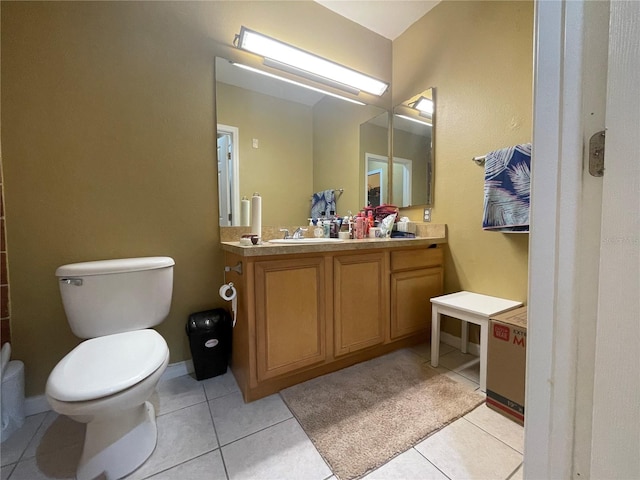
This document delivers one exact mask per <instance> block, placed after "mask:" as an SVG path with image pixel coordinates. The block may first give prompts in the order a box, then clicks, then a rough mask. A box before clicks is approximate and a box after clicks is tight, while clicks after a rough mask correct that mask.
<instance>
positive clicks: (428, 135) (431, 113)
mask: <svg viewBox="0 0 640 480" xmlns="http://www.w3.org/2000/svg"><path fill="white" fill-rule="evenodd" d="M435 112H436V89H435V88H429V89H427V90H425V91H423V92H421V93H419V94H418V95H415V96H413V97H411V98H410V99H408V100H407V101H405V102H402V104H400V105H398V106H396V107H395V108H394V109H393V161H392V169H393V170H392V175H391V177H392V181H393V184H392V187H391V192H392V195H393V196H392V199H391V203H392V204H394V205H397V206H398V207H409V206H418V205H425V206H432V205H433V187H434V166H435V158H434V152H435V125H436V123H435V121H436V114H435Z"/></svg>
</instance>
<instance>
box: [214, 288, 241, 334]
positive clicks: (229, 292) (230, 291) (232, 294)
mask: <svg viewBox="0 0 640 480" xmlns="http://www.w3.org/2000/svg"><path fill="white" fill-rule="evenodd" d="M218 293H219V294H220V296H221V297H222V298H223V299H224V300H226V301H227V302H228V301H231V312H232V313H233V326H234V327H235V326H236V318H237V317H236V315H237V311H238V292H237V291H236V287H234V286H233V282H229V283H225V284H224V285H222V286H221V287H220V290H219V291H218Z"/></svg>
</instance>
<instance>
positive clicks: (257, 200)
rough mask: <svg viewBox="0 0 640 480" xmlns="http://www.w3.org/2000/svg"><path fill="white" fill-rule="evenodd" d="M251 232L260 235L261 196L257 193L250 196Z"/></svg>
mask: <svg viewBox="0 0 640 480" xmlns="http://www.w3.org/2000/svg"><path fill="white" fill-rule="evenodd" d="M251 233H253V234H254V235H258V236H259V237H261V236H262V197H261V196H260V194H259V193H254V194H253V196H252V197H251Z"/></svg>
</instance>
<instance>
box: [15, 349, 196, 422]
mask: <svg viewBox="0 0 640 480" xmlns="http://www.w3.org/2000/svg"><path fill="white" fill-rule="evenodd" d="M190 373H193V361H192V360H185V361H184V362H177V363H172V364H171V365H167V369H166V370H165V371H164V373H163V374H162V376H161V377H160V381H161V382H163V381H165V380H169V379H170V378H176V377H181V376H182V375H188V374H190ZM49 410H51V406H50V405H49V402H47V397H46V396H45V395H34V396H32V397H27V398H25V399H24V414H25V415H26V416H27V417H28V416H29V415H37V414H38V413H43V412H48V411H49Z"/></svg>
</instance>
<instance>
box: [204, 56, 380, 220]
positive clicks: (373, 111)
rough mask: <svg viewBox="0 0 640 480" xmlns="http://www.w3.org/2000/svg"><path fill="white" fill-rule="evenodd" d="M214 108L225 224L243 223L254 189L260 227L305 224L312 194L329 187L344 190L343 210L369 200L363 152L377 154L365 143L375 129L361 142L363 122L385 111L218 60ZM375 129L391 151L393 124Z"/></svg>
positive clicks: (341, 212)
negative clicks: (259, 202) (243, 203)
mask: <svg viewBox="0 0 640 480" xmlns="http://www.w3.org/2000/svg"><path fill="white" fill-rule="evenodd" d="M216 112H217V122H218V139H219V141H218V154H219V161H218V185H219V205H220V225H221V226H237V225H241V222H240V217H241V215H240V211H239V210H241V208H240V206H239V205H241V201H240V199H241V198H242V197H243V196H246V197H248V198H250V197H251V195H252V194H253V193H254V192H258V193H260V195H261V197H262V224H263V225H267V226H279V225H296V224H298V225H306V224H307V223H308V221H307V219H308V218H309V216H310V210H311V198H312V195H313V194H314V193H315V192H321V191H324V190H328V189H342V190H343V193H342V194H341V195H340V197H339V199H338V200H337V203H336V207H337V214H338V215H344V214H346V213H347V211H348V210H351V211H352V212H356V211H358V210H359V209H360V208H362V206H363V205H366V198H365V196H364V194H363V189H362V187H361V185H363V183H364V170H365V169H364V160H363V158H364V156H363V153H362V152H363V149H368V150H370V151H373V150H371V149H372V148H373V147H368V146H365V145H368V142H369V141H374V140H373V136H374V135H375V134H376V133H371V138H370V139H369V140H368V141H365V142H362V141H361V138H360V137H361V128H362V127H361V125H362V124H364V123H366V122H367V121H368V120H370V119H371V118H374V117H376V116H378V115H380V113H381V112H384V110H383V109H381V108H378V107H374V106H371V105H364V106H363V105H355V104H352V103H348V102H345V101H343V100H339V99H335V98H332V97H329V96H326V95H323V94H321V93H317V92H313V91H310V90H307V89H304V88H301V87H299V86H295V85H292V84H288V83H284V82H281V81H279V80H275V79H271V78H268V77H265V76H263V75H259V74H256V73H253V72H250V71H247V70H243V69H240V68H238V67H236V66H234V65H232V64H231V63H230V62H229V61H228V60H226V59H224V58H216ZM385 116H388V115H387V114H386V113H385ZM234 129H235V130H234ZM229 131H232V132H235V133H232V134H228V132H229ZM381 131H383V132H384V133H380V132H381ZM377 134H379V135H381V136H382V141H383V142H384V145H383V147H382V148H383V150H382V155H384V156H387V155H388V153H387V152H388V149H387V142H388V140H387V137H388V126H385V127H384V128H383V129H381V130H380V131H378V132H377ZM376 145H377V143H376ZM377 152H378V147H377V146H376V149H375V151H374V153H377Z"/></svg>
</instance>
